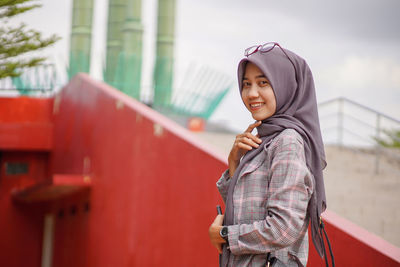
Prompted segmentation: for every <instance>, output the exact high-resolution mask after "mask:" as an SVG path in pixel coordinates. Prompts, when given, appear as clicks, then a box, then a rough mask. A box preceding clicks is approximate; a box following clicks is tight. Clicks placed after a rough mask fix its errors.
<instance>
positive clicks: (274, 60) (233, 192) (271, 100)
mask: <svg viewBox="0 0 400 267" xmlns="http://www.w3.org/2000/svg"><path fill="white" fill-rule="evenodd" d="M245 56H246V57H245V58H244V59H242V60H241V61H240V62H239V66H238V82H239V89H240V94H241V97H242V100H243V103H244V104H245V106H246V108H247V109H248V110H249V111H250V113H251V115H252V117H253V118H254V119H255V120H256V122H255V123H253V124H251V125H250V126H249V127H248V128H247V130H246V131H245V132H244V133H242V134H239V135H237V136H236V140H235V142H234V145H233V147H232V150H231V152H230V154H229V157H228V165H229V168H228V170H226V171H225V172H224V173H223V175H222V177H221V178H220V179H219V180H218V182H217V187H218V190H219V192H220V194H221V196H222V198H223V199H224V201H225V203H226V211H225V216H224V215H218V216H217V217H216V218H215V220H214V222H213V224H212V225H211V226H210V228H209V235H210V240H211V242H212V244H213V245H214V246H215V247H216V248H217V249H218V251H219V252H220V253H222V255H221V257H220V265H221V266H265V265H266V263H267V256H271V255H272V256H273V257H275V258H277V259H278V260H279V261H280V262H281V263H283V264H285V265H286V266H306V264H307V258H308V234H307V228H308V224H309V221H311V229H312V237H313V242H314V244H315V247H316V249H317V251H318V253H319V254H320V255H321V256H322V255H323V252H322V243H321V236H320V235H319V234H318V230H319V218H320V214H321V212H323V211H324V210H325V208H326V200H325V189H324V183H323V176H322V170H323V169H324V168H325V166H326V163H325V152H324V147H323V142H322V138H321V131H320V127H319V119H318V111H317V103H316V97H315V89H314V82H313V78H312V74H311V71H310V69H309V67H308V65H307V63H306V62H305V61H304V59H302V58H301V57H299V56H298V55H296V54H295V53H293V52H291V51H289V50H286V49H283V48H282V47H281V46H280V45H279V44H278V43H266V44H264V45H260V46H253V47H250V48H248V49H246V51H245ZM255 128H257V133H258V134H257V135H254V134H253V133H252V131H253V129H255Z"/></svg>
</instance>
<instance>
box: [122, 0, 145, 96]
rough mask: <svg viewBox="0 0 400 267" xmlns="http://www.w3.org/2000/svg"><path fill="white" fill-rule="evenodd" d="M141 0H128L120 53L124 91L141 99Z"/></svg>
mask: <svg viewBox="0 0 400 267" xmlns="http://www.w3.org/2000/svg"><path fill="white" fill-rule="evenodd" d="M141 5H142V1H141V0H126V14H125V21H124V24H123V29H122V37H123V43H122V54H121V55H120V57H119V58H120V62H119V64H121V66H122V67H121V71H123V75H122V81H121V82H122V91H123V92H125V93H126V94H128V95H130V96H132V97H134V98H136V99H140V82H141V69H142V35H143V26H142V24H141V10H142V7H141Z"/></svg>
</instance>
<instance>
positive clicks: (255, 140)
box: [243, 132, 262, 144]
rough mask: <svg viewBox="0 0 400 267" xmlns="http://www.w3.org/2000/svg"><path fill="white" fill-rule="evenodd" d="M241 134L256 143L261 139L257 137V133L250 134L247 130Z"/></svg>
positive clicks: (260, 141)
mask: <svg viewBox="0 0 400 267" xmlns="http://www.w3.org/2000/svg"><path fill="white" fill-rule="evenodd" d="M243 136H245V137H247V138H249V139H251V140H253V141H254V142H256V143H259V144H261V143H262V140H261V139H260V138H259V136H258V134H257V135H253V134H251V133H247V132H246V133H243Z"/></svg>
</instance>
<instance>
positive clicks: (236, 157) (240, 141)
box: [228, 121, 262, 177]
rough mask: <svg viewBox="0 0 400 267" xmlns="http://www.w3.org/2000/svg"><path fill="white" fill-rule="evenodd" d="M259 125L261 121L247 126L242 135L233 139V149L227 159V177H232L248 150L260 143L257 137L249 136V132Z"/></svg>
mask: <svg viewBox="0 0 400 267" xmlns="http://www.w3.org/2000/svg"><path fill="white" fill-rule="evenodd" d="M260 125H261V121H256V122H255V123H252V124H250V125H249V127H248V128H247V129H246V131H244V133H242V134H238V135H237V136H236V139H235V143H233V147H232V149H231V152H230V153H229V157H228V164H229V176H230V177H232V176H233V174H234V173H235V171H236V168H237V166H238V165H239V162H240V158H241V157H242V156H243V155H244V154H245V153H246V152H247V151H249V150H252V149H253V148H257V147H258V146H259V144H261V143H262V140H261V139H260V138H258V137H257V136H255V135H253V134H251V132H252V131H253V130H254V128H256V127H257V126H260Z"/></svg>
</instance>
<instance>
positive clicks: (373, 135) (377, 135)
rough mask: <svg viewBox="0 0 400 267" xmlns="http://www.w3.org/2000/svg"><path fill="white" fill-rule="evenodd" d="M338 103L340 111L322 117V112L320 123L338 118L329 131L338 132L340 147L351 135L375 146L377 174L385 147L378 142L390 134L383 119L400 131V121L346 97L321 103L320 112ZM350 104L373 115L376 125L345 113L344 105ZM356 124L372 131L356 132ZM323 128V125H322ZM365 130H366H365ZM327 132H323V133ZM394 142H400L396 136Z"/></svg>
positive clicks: (319, 105)
mask: <svg viewBox="0 0 400 267" xmlns="http://www.w3.org/2000/svg"><path fill="white" fill-rule="evenodd" d="M333 103H337V104H338V110H337V111H336V112H334V113H329V114H328V115H326V114H323V115H321V112H320V122H321V124H323V123H324V122H326V121H328V119H327V118H332V117H333V116H332V115H333V114H334V115H336V117H337V123H336V125H335V126H334V127H328V130H329V131H330V132H332V131H334V130H336V131H337V143H338V144H339V145H343V140H344V134H345V133H346V134H350V135H352V136H355V137H357V141H362V142H366V143H370V144H374V145H375V154H376V160H375V172H376V173H378V172H379V161H380V157H381V154H382V153H383V149H384V148H383V145H381V144H379V142H378V140H380V139H381V133H385V134H388V133H387V132H385V128H384V127H382V119H385V122H389V123H390V124H395V125H396V126H395V127H396V128H398V129H400V120H398V119H396V118H393V117H392V116H389V115H386V114H384V113H382V112H379V111H377V110H375V109H373V108H370V107H367V106H366V105H363V104H360V103H357V102H355V101H354V100H350V99H348V98H346V97H337V98H334V99H330V100H327V101H324V102H321V103H319V104H318V107H319V110H320V111H321V108H323V107H326V106H327V105H330V104H333ZM345 104H346V108H347V105H348V104H350V105H351V106H353V107H357V108H359V109H361V110H362V111H365V112H369V113H372V114H373V116H375V117H376V118H375V125H371V124H370V122H371V120H368V122H365V121H363V120H362V119H359V118H356V117H355V116H353V115H349V114H348V112H344V105H345ZM349 119H350V120H352V121H353V124H351V126H350V128H349V127H346V126H348V125H347V123H345V121H346V122H347V121H348V120H349ZM354 122H357V124H356V125H359V126H363V127H368V128H369V129H370V130H371V131H366V130H364V131H360V130H359V129H358V130H355V129H354V128H355V124H354ZM321 126H322V125H321ZM321 129H324V130H326V129H325V128H323V127H321ZM364 129H365V128H364ZM374 130H375V131H374ZM324 132H326V131H323V133H324ZM363 132H364V133H368V132H369V134H367V135H368V137H366V134H364V136H362V135H361V134H360V133H363ZM391 138H392V139H393V140H399V139H398V138H397V137H396V136H393V137H391ZM394 157H396V158H397V156H395V155H394Z"/></svg>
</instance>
